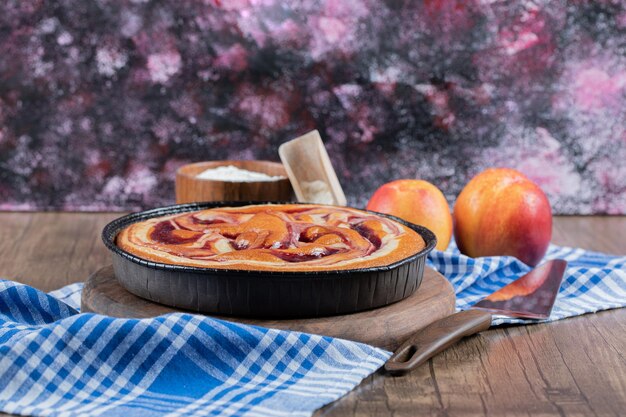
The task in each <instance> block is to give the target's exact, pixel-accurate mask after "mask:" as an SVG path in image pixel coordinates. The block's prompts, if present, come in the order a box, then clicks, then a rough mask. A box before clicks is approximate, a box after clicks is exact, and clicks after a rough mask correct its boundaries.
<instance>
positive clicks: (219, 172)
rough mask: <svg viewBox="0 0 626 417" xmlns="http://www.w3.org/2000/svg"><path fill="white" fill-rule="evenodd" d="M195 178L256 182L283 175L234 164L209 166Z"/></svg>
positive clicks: (272, 179)
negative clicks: (241, 167) (265, 172)
mask: <svg viewBox="0 0 626 417" xmlns="http://www.w3.org/2000/svg"><path fill="white" fill-rule="evenodd" d="M196 178H198V179H201V180H213V181H226V182H257V181H278V180H282V179H284V178H285V177H281V176H280V175H278V176H271V175H267V174H263V173H262V172H255V171H248V170H247V169H240V168H237V167H236V166H232V165H226V166H221V167H217V168H210V169H207V170H206V171H202V172H201V173H199V174H198V175H196Z"/></svg>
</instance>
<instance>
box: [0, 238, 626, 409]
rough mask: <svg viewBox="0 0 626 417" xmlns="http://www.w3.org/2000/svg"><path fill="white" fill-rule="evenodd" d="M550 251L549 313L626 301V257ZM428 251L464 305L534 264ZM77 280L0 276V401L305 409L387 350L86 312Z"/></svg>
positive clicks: (173, 318)
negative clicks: (61, 283)
mask: <svg viewBox="0 0 626 417" xmlns="http://www.w3.org/2000/svg"><path fill="white" fill-rule="evenodd" d="M547 258H564V259H566V260H568V261H569V268H568V270H567V276H566V278H565V280H564V283H563V286H562V288H561V292H560V294H559V297H558V298H557V301H556V305H555V308H554V312H553V315H552V317H551V319H552V320H557V319H561V318H564V317H569V316H572V315H577V314H582V313H585V312H592V311H598V310H602V309H607V308H614V307H622V306H624V305H625V304H626V269H625V265H626V257H614V256H607V255H602V254H597V253H591V252H585V251H582V250H580V249H569V248H559V247H556V246H553V247H551V248H550V250H549V252H548V255H547ZM430 262H431V265H432V266H434V267H436V268H437V269H438V270H439V271H441V272H442V273H444V274H445V275H446V276H447V277H448V278H449V279H450V281H451V282H452V283H453V285H454V286H455V288H456V290H457V297H458V304H457V307H458V308H461V309H462V308H466V307H468V306H469V305H471V304H472V303H474V302H475V301H477V300H479V299H480V298H482V297H483V296H485V295H487V294H488V293H490V292H493V291H495V290H496V289H498V288H500V287H502V286H503V285H505V284H507V283H509V282H510V281H512V280H514V279H515V278H516V277H518V276H520V275H521V274H523V273H525V272H526V271H528V270H529V268H528V267H527V266H525V265H524V264H522V263H521V262H519V261H517V260H515V259H514V258H508V257H498V258H480V259H471V258H467V257H465V256H462V255H460V254H459V253H458V251H457V250H455V249H451V250H450V251H448V252H436V253H433V254H432V255H431V257H430ZM81 289H82V285H81V284H73V285H70V286H68V287H65V288H62V289H61V290H58V291H55V292H53V293H51V295H48V294H44V293H42V292H40V291H37V290H35V289H33V288H30V287H27V286H24V285H21V284H18V283H15V282H11V281H0V411H4V412H9V413H16V414H24V415H38V416H95V415H105V416H124V417H133V416H205V415H247V416H309V415H311V414H312V413H313V411H314V410H316V409H317V408H319V407H321V406H322V405H324V404H327V403H329V402H331V401H333V400H335V399H337V398H339V397H341V396H342V395H344V394H345V393H347V392H348V391H350V390H351V389H352V388H354V387H355V386H356V385H357V384H358V383H359V382H360V381H361V380H362V379H363V378H364V377H366V376H367V375H369V374H371V373H372V372H374V371H375V370H376V369H377V368H379V367H380V366H381V365H382V364H383V363H384V362H385V360H386V359H387V358H388V357H389V355H390V353H389V352H385V351H383V350H380V349H376V348H373V347H370V346H367V345H363V344H359V343H353V342H348V341H344V340H339V339H332V338H328V337H322V336H314V335H307V334H302V333H296V332H285V331H278V330H270V329H263V328H259V327H254V326H247V325H239V324H233V323H229V322H225V321H221V320H215V319H211V318H207V317H203V316H198V315H190V314H170V315H166V316H161V317H157V318H154V319H144V320H131V319H114V318H110V317H104V316H99V315H94V314H79V312H78V303H79V300H80V291H81ZM502 322H504V320H499V321H498V323H502ZM506 322H512V320H507V321H506Z"/></svg>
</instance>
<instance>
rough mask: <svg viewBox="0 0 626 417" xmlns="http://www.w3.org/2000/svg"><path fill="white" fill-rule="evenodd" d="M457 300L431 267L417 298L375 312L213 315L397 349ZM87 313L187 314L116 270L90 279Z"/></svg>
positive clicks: (85, 297) (83, 305) (86, 289)
mask: <svg viewBox="0 0 626 417" xmlns="http://www.w3.org/2000/svg"><path fill="white" fill-rule="evenodd" d="M454 302H455V297H454V290H453V289H452V285H450V283H449V282H448V281H447V280H446V279H445V278H444V277H443V276H442V275H441V274H439V273H438V272H436V271H435V270H433V269H431V268H428V267H426V269H425V271H424V278H423V280H422V284H421V285H420V287H419V288H418V289H417V291H416V292H415V293H414V294H413V295H411V296H410V297H408V298H406V299H404V300H402V301H399V302H397V303H395V304H391V305H388V306H385V307H381V308H377V309H374V310H368V311H363V312H359V313H353V314H346V315H342V316H330V317H318V318H310V319H290V320H276V319H265V320H264V319H248V318H240V317H224V316H212V317H216V318H219V319H223V320H229V321H233V322H238V323H246V324H254V325H257V326H263V327H271V328H275V329H284V330H295V331H299V332H306V333H315V334H321V335H325V336H333V337H339V338H342V339H348V340H354V341H357V342H363V343H367V344H370V345H374V346H378V347H381V348H384V349H388V350H395V349H396V348H397V347H398V346H399V345H400V344H401V343H402V342H404V341H405V340H406V339H407V338H408V337H409V336H410V335H412V334H413V333H414V332H415V331H417V330H419V329H421V328H423V327H425V326H427V325H428V324H430V323H432V322H433V321H435V320H438V319H440V318H442V317H445V316H449V315H450V314H452V313H454ZM81 309H82V311H83V312H92V313H99V314H104V315H108V316H113V317H126V318H146V317H156V316H159V315H161V314H167V313H173V312H180V311H181V310H177V309H174V308H171V307H167V306H164V305H161V304H157V303H154V302H152V301H148V300H144V299H143V298H139V297H137V296H136V295H133V294H131V293H130V292H128V291H127V290H126V289H124V288H123V287H122V286H121V285H120V284H119V283H118V282H117V279H116V278H115V274H114V273H113V267H112V266H105V267H103V268H101V269H100V270H98V271H97V272H96V273H94V274H93V275H92V276H90V277H89V278H88V279H87V282H85V287H84V289H83V293H82V301H81Z"/></svg>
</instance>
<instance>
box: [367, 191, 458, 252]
mask: <svg viewBox="0 0 626 417" xmlns="http://www.w3.org/2000/svg"><path fill="white" fill-rule="evenodd" d="M367 209H368V210H372V211H377V212H379V213H385V214H391V215H392V216H397V217H400V218H401V219H403V220H406V221H407V222H411V223H414V224H418V225H420V226H424V227H426V228H428V229H430V230H431V231H432V232H433V233H434V234H435V236H437V249H439V250H445V249H446V248H447V247H448V244H449V243H450V239H451V238H452V215H451V214H450V206H448V202H447V201H446V198H445V197H444V196H443V193H442V192H441V191H440V190H439V189H438V188H437V187H435V186H434V185H432V184H431V183H429V182H427V181H423V180H409V179H407V180H396V181H392V182H389V183H387V184H384V185H382V186H381V187H380V188H379V189H378V190H376V191H375V192H374V194H373V195H372V198H370V201H369V202H368V203H367Z"/></svg>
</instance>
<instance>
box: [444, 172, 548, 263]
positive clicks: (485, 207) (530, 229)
mask: <svg viewBox="0 0 626 417" xmlns="http://www.w3.org/2000/svg"><path fill="white" fill-rule="evenodd" d="M551 237H552V211H551V209H550V203H549V201H548V198H547V197H546V195H545V194H544V193H543V191H542V190H541V188H539V186H537V185H536V184H535V183H534V182H532V181H531V180H529V179H528V178H527V177H526V176H524V175H523V174H522V173H520V172H518V171H516V170H514V169H508V168H491V169H487V170H485V171H483V172H481V173H480V174H478V175H476V176H475V177H474V178H472V180H471V181H470V182H469V183H467V185H466V186H465V188H463V190H462V191H461V194H459V197H458V198H457V200H456V203H455V205H454V238H455V240H456V243H457V245H458V246H459V249H460V251H461V252H462V253H464V254H466V255H468V256H471V257H477V256H492V255H511V256H515V257H516V258H518V259H519V260H521V261H522V262H524V263H526V264H528V265H531V266H534V265H537V264H538V263H539V261H540V260H541V258H543V256H544V255H545V253H546V250H547V248H548V245H549V244H550V239H551Z"/></svg>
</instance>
